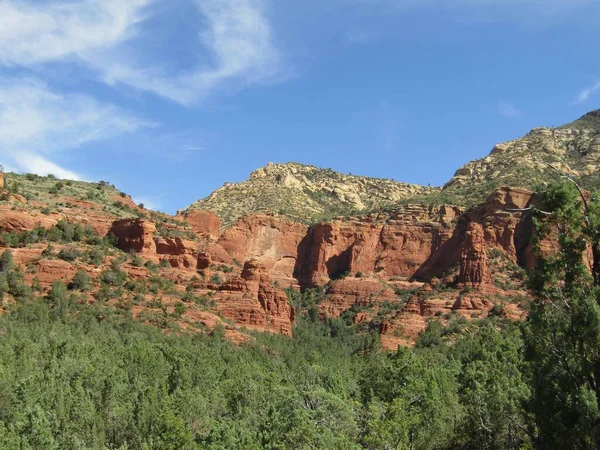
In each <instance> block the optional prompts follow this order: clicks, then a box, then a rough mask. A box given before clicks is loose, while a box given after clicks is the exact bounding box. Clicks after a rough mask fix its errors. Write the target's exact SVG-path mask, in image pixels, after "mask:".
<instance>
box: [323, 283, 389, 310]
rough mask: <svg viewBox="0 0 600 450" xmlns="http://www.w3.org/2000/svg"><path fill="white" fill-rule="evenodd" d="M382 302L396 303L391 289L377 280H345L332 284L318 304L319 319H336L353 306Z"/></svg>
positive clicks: (366, 305)
mask: <svg viewBox="0 0 600 450" xmlns="http://www.w3.org/2000/svg"><path fill="white" fill-rule="evenodd" d="M384 301H388V302H392V303H395V302H398V299H397V297H396V294H395V293H394V291H393V289H391V288H390V287H389V286H387V285H386V284H385V283H383V282H381V281H380V280H378V279H360V278H345V279H343V280H336V281H334V282H333V284H332V285H331V287H330V288H329V290H328V292H327V298H326V299H325V300H324V301H323V302H321V303H320V304H319V313H320V314H321V317H338V316H339V315H340V314H341V313H342V312H344V311H345V310H347V309H349V308H351V307H352V306H353V305H356V306H358V307H368V306H371V305H377V304H379V303H382V302H384Z"/></svg>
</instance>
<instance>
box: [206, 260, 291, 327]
mask: <svg viewBox="0 0 600 450" xmlns="http://www.w3.org/2000/svg"><path fill="white" fill-rule="evenodd" d="M215 299H216V301H217V308H216V309H217V311H219V312H220V313H221V314H223V315H224V316H225V317H227V318H228V319H230V320H231V321H233V322H234V323H235V324H236V325H239V326H245V327H247V328H249V329H255V330H261V331H273V332H277V333H282V334H287V335H291V333H292V323H293V322H294V320H295V311H294V308H292V307H291V306H290V304H289V302H288V298H287V295H286V294H285V293H284V292H283V291H281V290H280V289H277V288H275V287H274V286H273V285H272V284H271V282H270V279H269V275H268V273H267V271H266V269H265V268H264V266H262V265H261V264H260V263H259V262H258V261H257V260H250V261H247V262H246V263H245V264H244V269H243V271H242V275H241V277H240V278H235V279H233V280H231V281H229V282H227V283H225V284H224V285H223V286H221V287H220V288H219V292H218V296H215Z"/></svg>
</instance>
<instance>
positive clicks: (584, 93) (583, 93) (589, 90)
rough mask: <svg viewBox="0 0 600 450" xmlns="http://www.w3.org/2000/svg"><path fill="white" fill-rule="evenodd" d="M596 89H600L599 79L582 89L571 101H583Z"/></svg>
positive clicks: (577, 102) (576, 102)
mask: <svg viewBox="0 0 600 450" xmlns="http://www.w3.org/2000/svg"><path fill="white" fill-rule="evenodd" d="M598 91H600V81H597V82H596V83H595V84H592V85H591V86H588V87H586V88H585V89H582V90H581V92H580V93H579V95H578V96H577V98H575V100H574V101H573V103H575V104H579V103H584V102H586V101H587V100H588V99H589V98H590V97H591V96H592V95H594V94H595V93H596V92H598Z"/></svg>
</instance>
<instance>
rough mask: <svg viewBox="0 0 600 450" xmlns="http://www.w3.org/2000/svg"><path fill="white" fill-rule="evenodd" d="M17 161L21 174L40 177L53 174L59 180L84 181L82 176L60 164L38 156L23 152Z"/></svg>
mask: <svg viewBox="0 0 600 450" xmlns="http://www.w3.org/2000/svg"><path fill="white" fill-rule="evenodd" d="M15 161H16V163H17V164H18V165H19V169H20V170H19V172H27V173H37V174H38V175H48V174H52V175H55V176H57V177H58V178H66V179H68V180H81V179H82V177H81V175H80V174H77V173H75V172H73V171H71V170H67V169H65V168H63V167H60V166H59V165H58V164H55V163H53V162H52V161H48V160H47V159H45V158H43V157H41V156H39V155H36V154H32V153H24V152H23V153H20V154H19V155H18V156H17V157H16V158H15Z"/></svg>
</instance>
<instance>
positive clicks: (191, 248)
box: [149, 238, 198, 270]
mask: <svg viewBox="0 0 600 450" xmlns="http://www.w3.org/2000/svg"><path fill="white" fill-rule="evenodd" d="M154 243H155V245H156V254H157V255H159V257H162V255H165V256H166V258H167V259H168V260H169V264H171V267H176V268H179V269H191V270H196V267H197V262H198V250H197V248H198V243H197V242H195V241H191V240H188V239H181V238H159V239H157V238H154ZM149 251H150V250H149Z"/></svg>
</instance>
